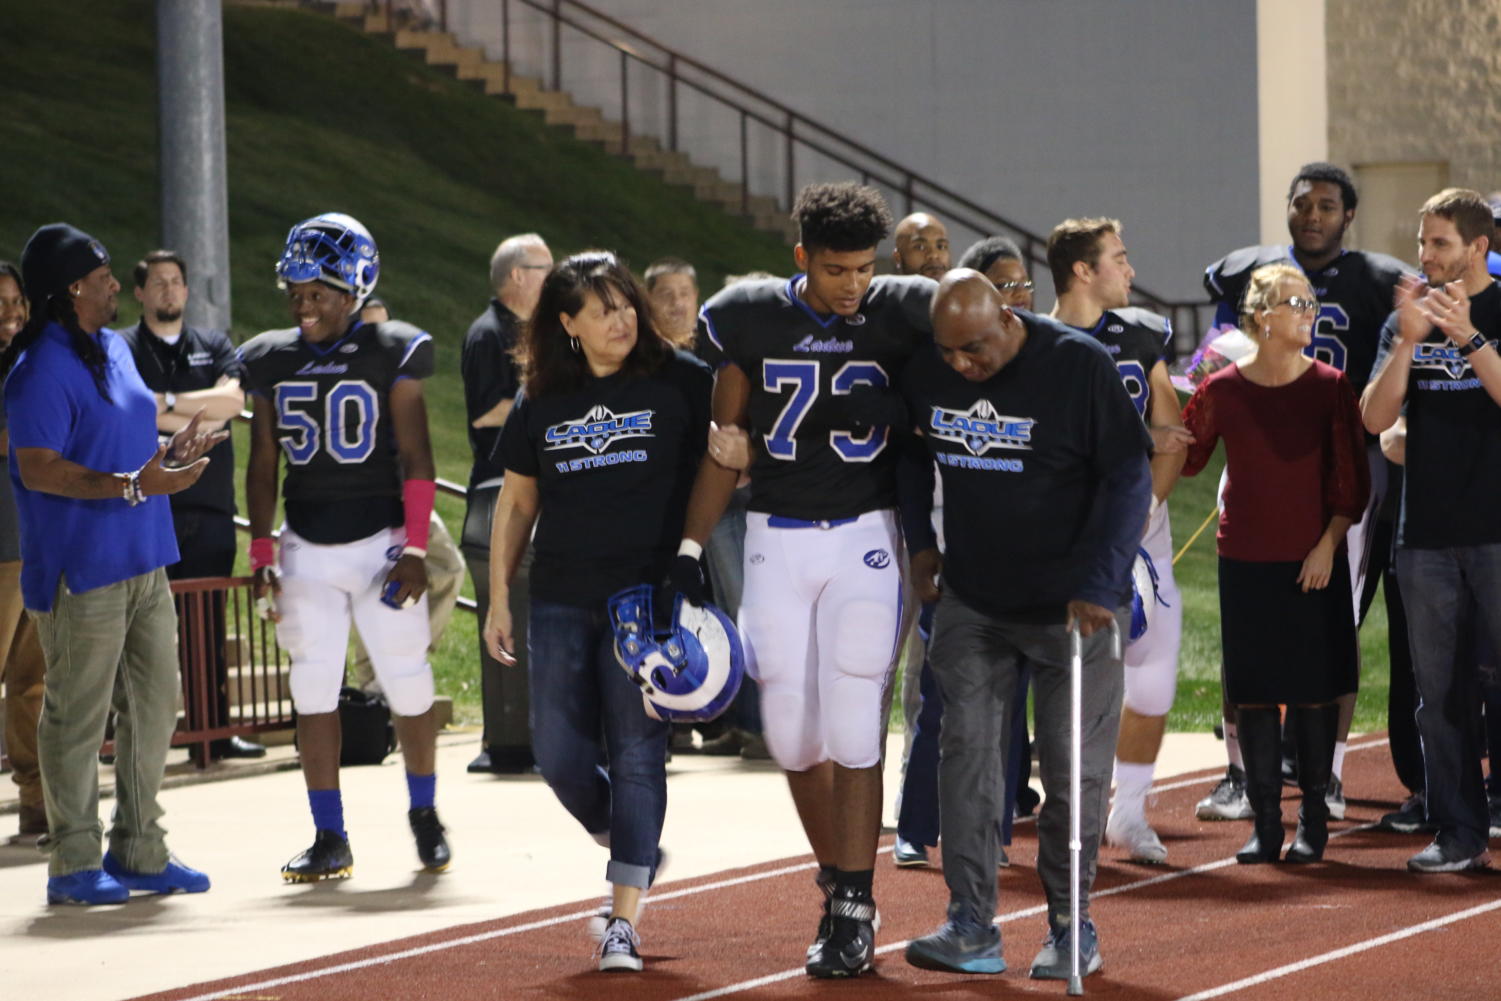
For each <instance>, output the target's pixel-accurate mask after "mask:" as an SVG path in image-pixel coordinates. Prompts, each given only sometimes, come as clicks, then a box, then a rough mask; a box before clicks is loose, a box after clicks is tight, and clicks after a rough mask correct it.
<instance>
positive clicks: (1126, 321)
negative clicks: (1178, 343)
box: [1073, 306, 1177, 423]
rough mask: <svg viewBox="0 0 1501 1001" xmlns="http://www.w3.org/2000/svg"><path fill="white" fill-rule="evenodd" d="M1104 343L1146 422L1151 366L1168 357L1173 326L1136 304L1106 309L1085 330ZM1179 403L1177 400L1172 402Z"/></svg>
mask: <svg viewBox="0 0 1501 1001" xmlns="http://www.w3.org/2000/svg"><path fill="white" fill-rule="evenodd" d="M1073 329H1076V330H1079V331H1081V332H1083V333H1086V334H1088V335H1089V336H1091V337H1093V338H1094V339H1095V340H1097V341H1099V342H1100V343H1101V344H1103V345H1104V346H1105V350H1106V351H1108V352H1110V357H1111V358H1112V359H1113V360H1114V361H1115V370H1116V372H1117V373H1119V374H1120V377H1121V385H1122V386H1125V387H1126V395H1127V396H1129V397H1131V403H1132V405H1133V406H1135V407H1136V412H1137V413H1138V414H1140V415H1141V418H1142V420H1143V421H1147V422H1148V423H1150V421H1149V420H1148V418H1149V416H1150V414H1151V412H1152V410H1151V408H1152V383H1151V379H1150V376H1151V374H1152V369H1153V368H1154V367H1155V366H1156V365H1157V363H1158V362H1160V361H1162V360H1164V359H1165V358H1166V357H1167V349H1168V345H1170V344H1171V343H1172V341H1173V325H1172V323H1171V322H1170V321H1169V320H1167V319H1166V318H1165V317H1162V316H1159V315H1157V314H1156V313H1153V312H1151V311H1150V310H1146V309H1140V308H1138V307H1136V306H1127V307H1125V308H1123V309H1107V310H1106V311H1105V312H1104V313H1102V314H1101V315H1100V319H1099V322H1097V323H1096V324H1095V325H1094V327H1093V328H1091V329H1089V330H1084V328H1083V327H1075V328H1073ZM1173 405H1174V406H1177V400H1174V401H1173Z"/></svg>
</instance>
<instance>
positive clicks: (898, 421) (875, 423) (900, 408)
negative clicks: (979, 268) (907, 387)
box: [844, 385, 908, 430]
mask: <svg viewBox="0 0 1501 1001" xmlns="http://www.w3.org/2000/svg"><path fill="white" fill-rule="evenodd" d="M844 412H845V415H846V416H847V417H848V418H849V420H850V422H851V423H853V424H854V425H855V427H860V428H873V427H896V428H901V429H903V430H905V429H906V427H907V424H908V421H907V404H906V403H905V402H904V401H903V400H902V397H901V394H900V393H894V392H892V391H891V390H889V389H878V388H877V387H875V386H866V385H859V386H856V387H855V388H854V389H852V390H850V392H849V395H848V396H846V397H845V401H844Z"/></svg>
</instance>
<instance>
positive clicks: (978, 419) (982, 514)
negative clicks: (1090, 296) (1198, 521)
mask: <svg viewBox="0 0 1501 1001" xmlns="http://www.w3.org/2000/svg"><path fill="white" fill-rule="evenodd" d="M1015 312H1016V315H1017V316H1018V317H1020V318H1021V320H1022V322H1023V323H1024V324H1026V327H1027V339H1026V341H1025V342H1024V343H1023V345H1022V348H1021V351H1020V352H1018V354H1017V355H1016V357H1015V358H1013V359H1012V360H1011V361H1010V362H1008V363H1007V364H1006V365H1005V366H1004V367H1003V368H1002V369H1001V370H1000V371H999V372H997V373H996V374H995V375H994V376H992V377H991V378H989V379H987V380H986V381H984V382H979V383H976V382H970V381H969V380H967V379H965V378H964V377H963V376H961V375H959V374H958V373H957V372H955V371H954V370H953V369H952V368H950V367H949V366H948V365H947V364H945V363H944V361H943V360H942V359H941V358H940V357H939V354H938V351H937V349H936V348H934V347H932V346H928V347H925V348H923V349H922V350H920V351H919V352H918V353H917V354H916V355H915V356H914V357H913V359H912V363H911V364H910V365H909V366H908V367H907V371H906V374H905V376H904V378H903V382H902V388H903V392H904V394H905V395H906V397H907V402H908V405H909V406H910V408H911V412H912V415H913V420H914V422H915V423H916V425H917V426H918V427H919V428H920V429H921V430H922V433H923V440H924V441H925V442H926V444H927V449H928V452H929V453H930V454H931V458H932V459H933V460H934V462H936V464H937V467H938V473H939V475H940V476H941V477H942V478H943V498H944V501H943V529H944V537H945V540H946V543H947V547H948V548H947V550H946V552H945V555H944V568H943V579H944V585H945V586H946V587H952V588H953V589H954V593H955V594H956V595H958V597H960V598H961V599H963V600H964V601H965V602H966V603H968V604H970V605H972V606H973V607H975V608H977V609H980V610H982V611H985V612H988V613H990V614H993V615H1000V616H1008V617H1011V616H1016V617H1024V618H1030V619H1035V620H1037V621H1052V620H1053V619H1055V618H1057V616H1059V615H1061V614H1062V610H1063V607H1064V606H1065V605H1067V603H1068V602H1069V601H1071V600H1074V599H1076V598H1081V597H1084V596H1085V594H1086V592H1087V590H1088V589H1090V588H1091V587H1093V586H1096V585H1098V584H1100V583H1101V581H1100V579H1099V578H1100V575H1101V573H1102V572H1103V573H1104V575H1105V578H1106V579H1105V580H1104V581H1103V586H1104V587H1105V588H1106V589H1107V590H1108V591H1109V592H1110V593H1109V595H1108V597H1107V598H1106V600H1105V601H1099V602H1098V603H1100V604H1108V603H1109V602H1110V601H1111V600H1113V601H1114V603H1115V604H1116V605H1119V604H1120V603H1122V602H1124V601H1125V600H1126V598H1127V597H1128V596H1129V594H1130V580H1129V575H1130V565H1131V558H1132V557H1134V556H1135V548H1134V547H1131V548H1130V551H1129V552H1128V553H1125V554H1122V558H1121V559H1118V560H1117V559H1115V558H1114V557H1111V556H1107V555H1106V550H1107V549H1108V548H1109V545H1108V543H1107V542H1106V541H1105V540H1106V539H1108V538H1109V537H1110V536H1111V535H1112V529H1113V527H1114V526H1115V523H1116V522H1118V521H1119V519H1120V517H1122V516H1123V514H1129V516H1130V517H1131V519H1132V520H1133V523H1134V526H1135V528H1136V531H1138V532H1139V530H1140V525H1141V523H1142V521H1143V520H1144V519H1145V517H1146V510H1147V504H1148V503H1149V501H1148V500H1147V498H1146V497H1145V496H1142V497H1137V498H1132V503H1133V504H1136V506H1138V507H1139V508H1140V512H1139V516H1138V513H1137V512H1136V511H1135V510H1134V509H1133V510H1132V511H1130V512H1123V511H1122V510H1111V509H1110V503H1111V498H1109V497H1107V496H1106V495H1105V492H1104V491H1103V490H1102V485H1103V481H1104V480H1105V478H1106V477H1108V476H1110V475H1111V474H1113V473H1115V472H1117V471H1118V470H1119V469H1121V468H1123V467H1125V466H1126V465H1127V464H1129V463H1132V462H1137V463H1139V464H1140V466H1141V470H1142V471H1143V472H1144V471H1145V468H1146V461H1147V456H1148V455H1149V454H1150V450H1151V439H1150V438H1149V437H1148V436H1147V432H1146V428H1145V427H1144V426H1143V424H1142V422H1141V419H1140V417H1139V416H1138V415H1137V413H1136V408H1135V406H1134V405H1133V404H1132V402H1131V399H1130V397H1129V396H1128V395H1127V393H1126V391H1125V389H1124V387H1123V386H1122V385H1121V380H1120V377H1119V375H1118V373H1117V369H1116V367H1115V365H1114V363H1113V361H1112V359H1111V357H1110V355H1109V354H1108V353H1107V352H1106V350H1105V349H1104V347H1103V346H1102V345H1101V344H1100V343H1099V342H1098V341H1096V340H1094V339H1093V338H1091V337H1089V336H1088V335H1085V334H1081V333H1079V332H1077V331H1075V330H1074V329H1073V328H1072V327H1068V326H1065V325H1064V324H1062V323H1059V322H1058V321H1056V320H1054V319H1052V318H1050V317H1046V316H1034V315H1033V314H1031V313H1028V312H1026V311H1025V310H1020V309H1018V310H1016V311H1015ZM920 466H921V467H924V468H926V466H927V463H926V460H924V461H923V463H921V464H920ZM909 468H911V466H910V464H909ZM1142 482H1143V491H1144V492H1145V490H1146V489H1148V487H1147V486H1146V483H1148V482H1149V481H1147V480H1146V479H1145V478H1143V481H1142ZM1115 500H1116V501H1117V502H1118V501H1119V500H1120V498H1116V499H1115ZM1137 502H1139V503H1137ZM909 531H910V529H909ZM914 542H915V544H917V545H923V544H924V543H922V542H918V541H917V540H914ZM1117 563H1118V564H1119V565H1118V566H1117V565H1116V564H1117ZM1102 568H1104V569H1103V571H1102Z"/></svg>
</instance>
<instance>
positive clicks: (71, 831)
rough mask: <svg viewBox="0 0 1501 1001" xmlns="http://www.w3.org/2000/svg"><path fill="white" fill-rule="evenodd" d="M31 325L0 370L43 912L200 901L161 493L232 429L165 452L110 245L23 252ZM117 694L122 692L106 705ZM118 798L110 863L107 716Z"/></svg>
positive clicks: (78, 239)
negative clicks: (113, 717) (117, 321)
mask: <svg viewBox="0 0 1501 1001" xmlns="http://www.w3.org/2000/svg"><path fill="white" fill-rule="evenodd" d="M21 274H22V277H23V280H24V282H25V285H26V291H27V295H28V297H29V298H30V300H31V316H30V319H29V320H28V321H27V324H26V326H25V328H24V329H23V330H22V331H21V333H19V334H18V335H16V337H15V339H14V340H13V341H12V342H11V345H10V347H9V348H7V349H6V351H5V353H4V354H3V355H0V374H5V373H8V375H7V376H6V380H5V388H4V403H5V415H6V419H7V421H8V423H9V427H10V444H11V448H12V449H13V453H12V454H13V455H14V456H15V458H14V461H13V462H12V463H11V469H10V475H11V480H12V483H13V485H14V487H15V494H16V506H17V509H18V513H19V515H20V526H21V591H22V598H23V600H24V602H25V605H26V609H27V611H28V612H29V613H30V615H31V617H32V620H33V621H34V622H35V623H36V627H37V634H38V636H39V637H40V639H41V643H42V651H43V653H44V655H45V657H46V661H47V668H48V670H47V677H46V696H45V701H44V707H43V710H42V720H41V726H40V728H39V730H38V753H39V758H40V763H41V771H42V786H43V792H44V796H45V799H46V806H47V823H48V827H49V829H50V834H49V835H48V838H47V839H46V841H45V842H44V848H45V849H46V850H47V851H48V852H49V853H50V856H51V858H50V861H49V864H48V879H47V900H48V903H54V904H62V903H70V904H111V903H123V902H124V901H125V900H126V899H128V898H129V896H130V891H131V890H143V891H147V892H151V893H171V892H174V891H182V892H189V893H195V892H201V891H203V890H207V889H208V886H209V880H208V877H207V876H205V875H204V874H203V873H201V872H198V871H196V870H194V869H190V868H188V867H187V866H185V865H183V864H182V863H180V862H177V861H175V860H174V859H172V857H171V855H170V853H169V852H168V850H167V846H166V843H165V840H164V833H165V832H164V831H163V830H162V828H161V825H160V823H159V820H160V818H161V816H162V810H161V807H160V806H159V805H158V804H157V791H158V789H159V788H160V787H161V781H162V777H163V774H164V773H165V768H166V756H167V748H168V747H169V746H170V743H171V739H172V730H173V728H174V727H175V725H176V715H177V690H178V679H177V652H176V648H175V639H176V636H177V616H176V613H175V612H174V611H173V607H172V596H171V593H170V590H169V588H168V584H167V576H166V573H165V571H164V570H163V567H165V566H166V565H167V564H169V563H175V562H176V561H177V544H176V541H175V539H174V537H173V531H172V514H171V510H170V508H169V507H168V504H167V500H166V497H165V495H166V494H172V493H176V492H178V491H179V490H183V489H185V488H187V487H188V486H191V485H192V484H193V483H194V482H195V481H196V480H197V479H198V477H199V476H201V475H202V474H203V470H204V468H205V467H206V466H207V465H208V461H209V460H208V459H207V458H205V457H204V453H205V452H207V451H208V450H209V449H210V448H211V447H213V445H215V444H217V442H219V441H221V440H223V438H224V437H225V432H219V433H216V434H209V433H200V432H199V430H198V419H197V418H196V417H195V418H194V419H193V420H192V421H191V422H190V423H189V424H188V425H187V426H186V427H185V428H183V429H182V430H181V431H180V432H178V433H177V434H176V435H174V436H173V438H172V440H171V441H170V442H168V443H166V444H164V445H162V446H160V447H158V445H157V437H156V401H155V398H154V396H153V395H152V393H151V391H150V390H148V389H147V388H146V386H145V384H144V383H143V382H142V381H141V377H140V376H139V375H138V374H137V373H136V368H135V363H134V361H133V360H132V359H131V355H130V351H129V349H128V348H127V347H126V346H125V343H124V342H123V341H122V340H121V338H120V337H119V336H118V335H117V334H115V332H114V331H112V330H109V329H108V328H107V327H106V324H108V323H110V322H111V321H113V320H114V317H115V294H116V293H117V292H119V290H120V284H119V282H117V281H115V278H114V275H112V274H111V273H110V267H109V254H108V253H106V251H105V249H104V247H103V245H101V244H100V243H99V241H98V240H95V239H93V238H92V237H90V236H89V235H88V234H87V233H84V232H82V231H80V230H78V229H76V228H74V227H73V226H69V225H67V224H66V223H53V224H51V225H48V226H43V227H42V228H40V229H38V230H37V231H36V232H35V233H33V234H32V236H31V239H30V240H28V241H27V243H26V249H25V250H23V251H22V253H21ZM112 693H117V694H114V695H113V697H112ZM112 705H113V708H114V709H115V711H116V712H117V713H118V719H119V722H118V725H117V727H116V732H115V761H116V772H115V775H116V794H115V810H114V816H113V822H112V825H111V828H110V832H109V851H108V853H106V854H104V856H103V858H102V860H101V857H100V852H101V848H102V845H101V839H102V836H103V829H102V827H101V825H100V823H99V786H98V766H97V764H96V762H95V753H96V751H97V750H98V747H99V744H100V743H101V742H102V740H103V739H104V726H105V718H106V716H107V715H108V714H109V711H110V709H111V706H112Z"/></svg>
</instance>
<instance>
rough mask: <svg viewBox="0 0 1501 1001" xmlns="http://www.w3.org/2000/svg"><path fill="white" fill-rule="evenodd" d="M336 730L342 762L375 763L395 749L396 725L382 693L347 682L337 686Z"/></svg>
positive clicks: (378, 762) (348, 763) (349, 763)
mask: <svg viewBox="0 0 1501 1001" xmlns="http://www.w3.org/2000/svg"><path fill="white" fill-rule="evenodd" d="M294 715H295V714H294ZM339 730H340V731H341V732H342V734H343V738H342V740H341V741H340V747H339V764H341V765H378V764H380V763H381V762H382V761H385V760H386V756H387V755H388V754H390V753H391V752H392V751H394V750H396V725H395V724H394V723H392V722H391V707H390V706H388V705H386V699H385V696H383V695H379V694H376V693H372V692H366V691H364V690H362V689H359V688H354V687H352V686H350V685H345V686H344V687H343V688H341V689H339ZM293 742H294V744H295V743H297V742H296V740H295V739H294V741H293Z"/></svg>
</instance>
